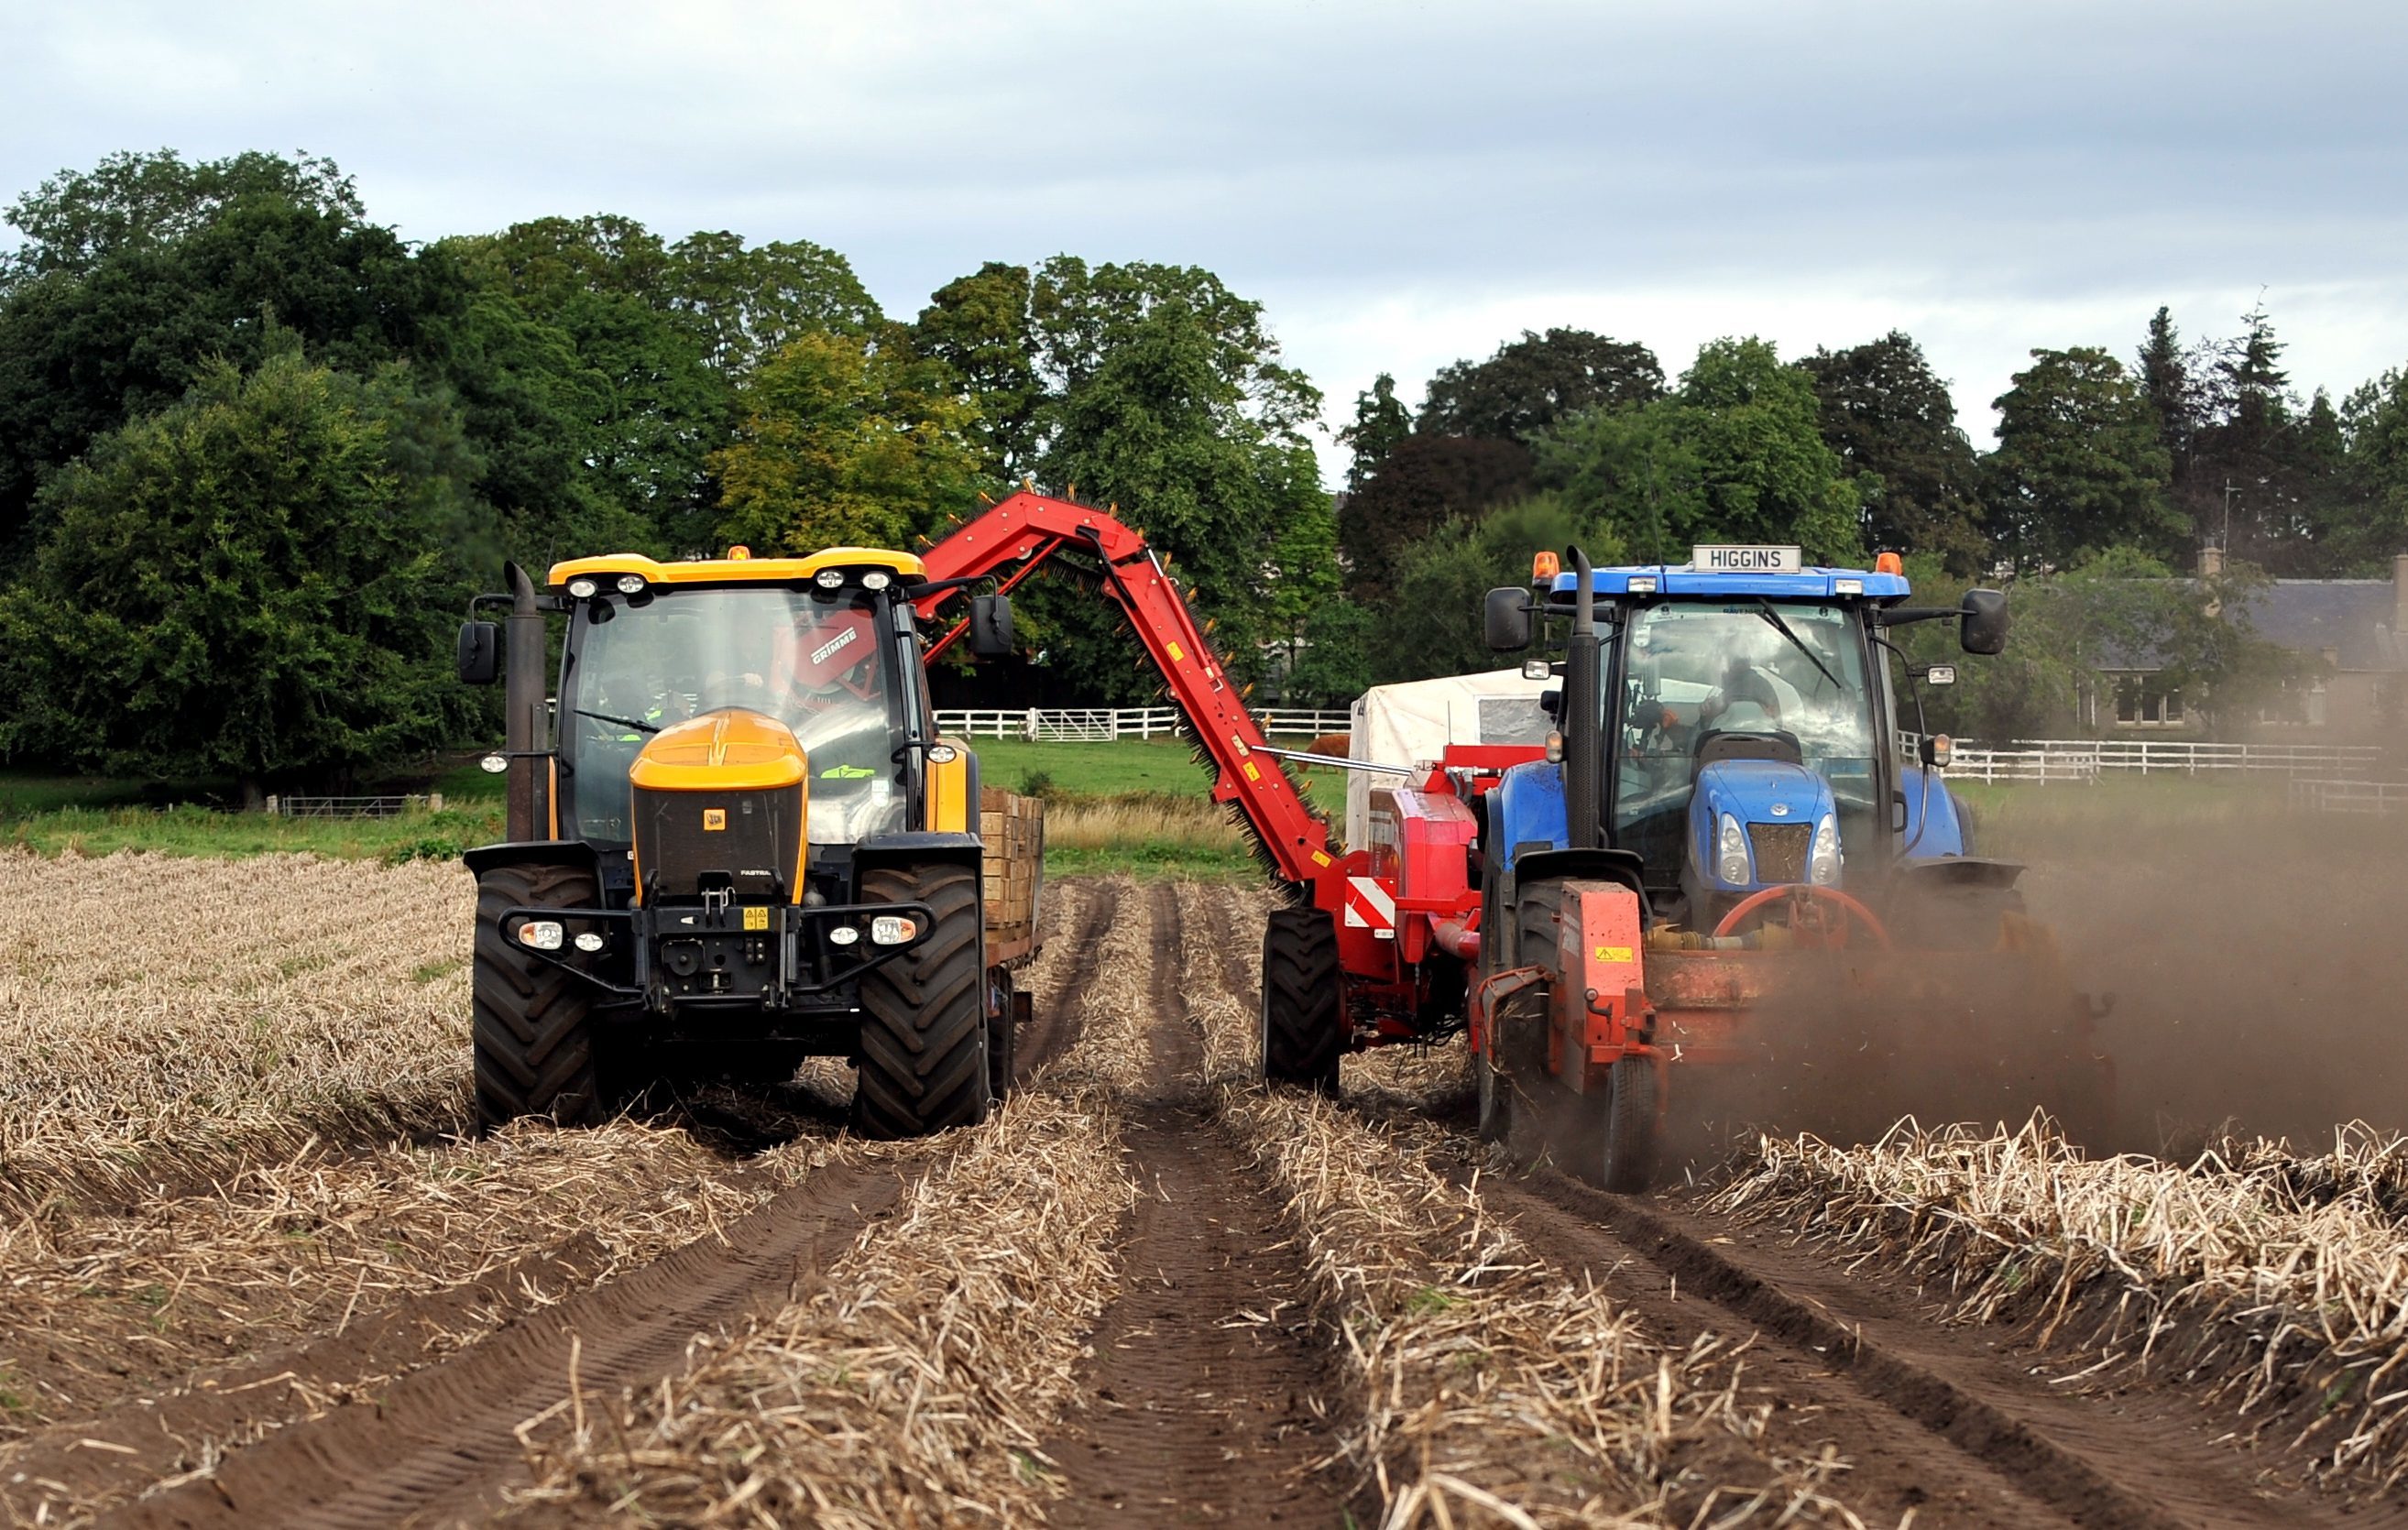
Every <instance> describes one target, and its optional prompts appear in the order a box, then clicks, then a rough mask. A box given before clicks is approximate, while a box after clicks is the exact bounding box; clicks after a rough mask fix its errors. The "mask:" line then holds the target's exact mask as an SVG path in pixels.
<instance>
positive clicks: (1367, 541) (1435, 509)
mask: <svg viewBox="0 0 2408 1530" xmlns="http://www.w3.org/2000/svg"><path fill="white" fill-rule="evenodd" d="M1530 476H1531V459H1530V453H1529V450H1527V448H1525V447H1524V446H1522V445H1521V443H1519V442H1517V441H1498V440H1491V439H1487V438H1484V437H1481V436H1411V437H1408V438H1407V439H1406V440H1404V441H1403V442H1401V443H1399V444H1398V446H1397V448H1396V449H1395V450H1392V451H1390V452H1389V453H1388V454H1387V456H1386V457H1385V458H1383V460H1382V461H1381V463H1380V465H1379V467H1378V468H1377V469H1375V470H1374V471H1373V472H1372V474H1371V476H1370V477H1369V479H1366V480H1365V481H1364V483H1363V486H1362V487H1361V488H1359V489H1357V490H1355V492H1354V493H1351V494H1348V495H1347V496H1346V503H1345V506H1344V507H1343V508H1341V509H1340V511H1339V514H1338V540H1339V546H1340V548H1341V549H1342V550H1343V551H1344V552H1345V554H1346V561H1347V565H1348V569H1349V578H1348V584H1349V587H1350V588H1351V589H1352V590H1353V592H1354V593H1355V595H1356V597H1357V598H1361V599H1376V598H1378V597H1380V596H1381V595H1382V594H1383V593H1385V592H1386V591H1387V590H1388V589H1389V587H1390V585H1391V584H1392V583H1393V582H1394V580H1395V577H1396V560H1397V556H1398V552H1399V551H1401V550H1403V549H1404V548H1406V547H1408V546H1410V545H1412V543H1414V542H1417V541H1419V540H1420V539H1421V538H1423V537H1425V536H1428V535H1429V534H1430V533H1431V532H1434V531H1436V530H1437V529H1438V528H1439V527H1441V526H1442V525H1444V524H1446V523H1447V522H1450V521H1477V520H1478V519H1479V518H1480V517H1481V516H1482V515H1484V513H1486V512H1487V511H1488V510H1490V509H1492V508H1495V507H1497V506H1498V505H1502V504H1506V503H1508V502H1509V501H1512V500H1515V499H1519V498H1521V497H1523V496H1524V495H1526V494H1527V493H1529V492H1530V481H1531V478H1530Z"/></svg>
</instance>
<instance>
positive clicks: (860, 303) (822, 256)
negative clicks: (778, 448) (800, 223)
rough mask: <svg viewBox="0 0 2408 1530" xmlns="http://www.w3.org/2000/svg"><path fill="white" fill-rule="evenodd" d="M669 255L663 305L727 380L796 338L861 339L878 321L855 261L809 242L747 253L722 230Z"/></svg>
mask: <svg viewBox="0 0 2408 1530" xmlns="http://www.w3.org/2000/svg"><path fill="white" fill-rule="evenodd" d="M668 255H669V270H668V273H667V284H666V286H667V293H668V298H669V305H670V307H671V308H672V309H673V310H674V311H675V312H676V313H677V314H678V315H679V316H680V317H681V318H682V319H683V320H684V321H685V322H686V324H687V326H688V327H689V328H690V329H693V330H695V331H696V332H697V333H698V335H699V336H700V337H701V339H702V341H703V354H704V356H705V357H706V358H707V359H708V360H709V361H710V365H713V366H715V367H717V368H718V369H719V370H720V371H721V372H722V373H723V374H724V375H726V376H728V377H732V378H742V377H744V376H746V375H747V374H749V373H750V372H751V371H752V370H753V368H754V367H756V366H758V365H761V363H762V362H763V361H765V360H767V358H768V357H770V356H772V355H774V354H776V353H777V351H778V350H779V349H780V348H781V347H782V346H784V345H786V344H787V343H788V342H789V341H792V340H794V339H796V338H798V337H799V336H804V335H807V334H812V333H815V332H822V331H825V332H833V333H836V334H844V335H864V334H867V333H868V332H869V331H870V330H871V329H873V328H874V327H875V326H877V325H878V324H880V323H882V322H883V316H882V314H881V313H880V312H879V311H878V304H877V303H876V301H875V300H873V299H872V298H871V297H870V295H869V291H868V289H867V288H866V287H864V286H862V284H861V279H860V278H858V277H856V276H854V275H853V263H852V262H850V261H848V260H846V259H845V258H844V257H843V256H842V255H839V254H838V253H837V252H836V251H835V250H830V249H827V248H826V247H825V246H824V245H816V244H813V243H811V242H810V240H808V239H777V240H772V241H770V242H769V243H767V244H764V245H756V246H754V247H753V248H752V249H749V250H748V249H746V248H745V245H744V239H743V236H740V235H736V234H730V233H727V232H725V231H724V230H723V231H720V232H718V233H706V234H695V235H690V236H687V237H685V238H683V239H681V240H679V241H678V242H677V243H676V244H675V245H674V246H672V247H671V248H670V250H669V251H668Z"/></svg>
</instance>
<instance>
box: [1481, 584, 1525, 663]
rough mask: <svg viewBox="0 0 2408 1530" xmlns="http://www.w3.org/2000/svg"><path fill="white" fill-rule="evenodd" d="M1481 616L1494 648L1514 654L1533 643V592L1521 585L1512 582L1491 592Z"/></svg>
mask: <svg viewBox="0 0 2408 1530" xmlns="http://www.w3.org/2000/svg"><path fill="white" fill-rule="evenodd" d="M1480 615H1481V625H1482V626H1483V628H1484V629H1485V631H1486V632H1487V635H1488V646H1489V648H1490V649H1491V650H1492V651H1496V652H1498V653H1512V652H1514V651H1517V650H1520V649H1526V648H1528V647H1529V646H1530V593H1529V592H1528V591H1527V590H1525V589H1523V588H1522V587H1521V586H1519V585H1512V584H1509V585H1505V586H1502V587H1500V588H1498V589H1495V590H1491V591H1489V592H1488V603H1487V605H1485V606H1484V607H1483V608H1481V613H1480Z"/></svg>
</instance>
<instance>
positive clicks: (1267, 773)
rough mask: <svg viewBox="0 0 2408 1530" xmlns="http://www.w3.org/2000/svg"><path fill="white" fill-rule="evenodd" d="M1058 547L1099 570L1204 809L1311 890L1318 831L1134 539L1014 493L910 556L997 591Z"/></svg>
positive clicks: (1105, 523)
mask: <svg viewBox="0 0 2408 1530" xmlns="http://www.w3.org/2000/svg"><path fill="white" fill-rule="evenodd" d="M1064 548H1069V549H1072V550H1074V551H1086V552H1090V553H1092V554H1093V555H1094V556H1095V557H1096V558H1097V560H1098V561H1099V562H1100V563H1101V565H1102V568H1103V581H1104V589H1105V590H1106V592H1107V593H1110V594H1111V597H1112V599H1114V600H1115V601H1117V602H1119V604H1120V607H1121V609H1122V610H1123V611H1124V612H1125V613H1126V615H1127V617H1128V621H1129V625H1130V626H1131V627H1132V628H1134V629H1136V632H1137V635H1138V638H1139V640H1140V641H1141V642H1142V643H1144V644H1145V651H1146V652H1147V653H1148V654H1150V655H1152V657H1153V659H1154V666H1155V667H1156V668H1158V669H1160V670H1161V671H1162V678H1163V680H1164V682H1165V683H1166V684H1167V685H1168V687H1169V691H1170V699H1171V701H1172V703H1173V704H1174V705H1176V706H1177V707H1178V708H1179V709H1180V711H1181V713H1182V714H1183V716H1185V718H1186V719H1187V721H1188V723H1189V724H1190V725H1191V726H1192V727H1193V728H1194V729H1195V732H1196V738H1197V743H1198V744H1199V745H1200V746H1201V747H1202V748H1203V750H1204V751H1205V753H1206V754H1207V755H1208V756H1210V758H1211V762H1212V765H1213V766H1214V769H1215V771H1216V772H1217V774H1216V776H1215V779H1214V780H1213V782H1212V799H1213V800H1214V801H1215V802H1228V803H1235V804H1237V805H1238V808H1239V810H1240V812H1242V813H1243V814H1244V815H1245V818H1246V822H1247V824H1248V825H1249V826H1251V827H1252V828H1253V830H1254V836H1255V837H1256V838H1257V839H1258V840H1259V841H1260V842H1261V844H1262V847H1263V849H1264V850H1265V851H1267V852H1268V853H1269V856H1270V858H1271V861H1272V863H1273V865H1275V867H1276V869H1277V870H1278V872H1279V874H1280V876H1282V877H1283V878H1284V879H1286V880H1288V881H1292V882H1308V881H1311V880H1312V879H1313V878H1314V877H1315V876H1316V875H1318V873H1319V872H1320V870H1321V868H1322V867H1324V866H1326V865H1328V864H1329V861H1330V857H1329V853H1328V851H1327V848H1326V847H1327V845H1328V842H1329V825H1328V824H1326V823H1325V822H1322V821H1321V819H1320V817H1319V816H1318V815H1317V814H1315V813H1314V812H1313V811H1312V808H1309V807H1307V806H1306V805H1305V801H1304V798H1303V797H1302V796H1301V795H1300V794H1298V793H1297V788H1296V783H1295V782H1294V781H1293V780H1291V779H1288V774H1287V771H1286V770H1285V769H1284V768H1283V766H1282V765H1281V764H1280V762H1279V761H1278V760H1276V759H1274V758H1272V757H1271V756H1269V755H1267V754H1266V755H1257V754H1256V753H1255V752H1254V751H1255V750H1257V749H1259V748H1261V747H1262V746H1263V744H1264V743H1265V739H1264V737H1263V734H1262V729H1261V728H1260V727H1259V726H1257V725H1256V724H1255V722H1254V713H1252V712H1251V711H1249V710H1247V709H1246V703H1245V698H1244V697H1243V696H1242V695H1240V694H1239V692H1238V689H1237V687H1236V686H1234V685H1232V684H1230V683H1229V678H1228V676H1227V675H1226V674H1224V673H1223V672H1222V669H1221V661H1220V657H1219V656H1218V655H1217V654H1215V653H1214V652H1213V651H1212V646H1211V643H1209V642H1207V641H1206V640H1205V637H1204V633H1203V630H1202V629H1201V628H1200V627H1198V626H1197V623H1196V618H1195V615H1194V614H1193V613H1192V612H1190V611H1189V610H1188V608H1187V602H1186V600H1185V598H1184V597H1183V596H1182V595H1181V594H1180V593H1179V587H1178V585H1177V584H1176V583H1175V582H1173V581H1172V579H1171V578H1170V576H1169V575H1168V573H1166V572H1164V570H1163V567H1162V563H1161V561H1160V560H1159V559H1157V558H1156V557H1155V556H1154V550H1153V549H1152V548H1150V547H1148V546H1146V543H1145V538H1144V537H1143V536H1140V535H1139V534H1138V533H1137V532H1136V531H1134V530H1132V529H1130V528H1129V527H1128V526H1126V525H1124V524H1123V523H1122V522H1119V521H1118V520H1116V519H1114V518H1113V517H1112V516H1111V514H1110V513H1108V512H1106V511H1103V510H1098V509H1096V508H1093V507H1092V506H1087V505H1077V504H1073V503H1071V502H1070V501H1068V500H1067V499H1054V498H1050V497H1048V496H1046V495H1044V494H1039V493H1030V492H1028V491H1025V490H1024V491H1022V492H1021V493H1015V494H1013V495H1011V497H1010V498H1008V499H1005V500H1004V501H1002V502H1001V503H999V504H997V505H996V506H995V507H994V508H991V509H989V510H987V511H986V512H985V513H983V514H982V515H980V516H978V517H976V518H975V519H973V520H971V521H968V522H965V523H964V524H963V525H962V526H961V527H959V528H958V529H957V530H955V531H954V532H953V534H952V535H950V536H946V537H945V539H944V540H942V541H940V542H939V543H938V544H937V545H936V546H934V547H932V548H930V549H929V550H928V551H926V552H925V553H923V554H921V563H922V565H924V566H925V568H926V569H927V573H928V578H929V579H969V578H980V577H984V576H988V575H993V576H996V578H998V579H1000V580H1001V587H1002V588H1003V589H1006V590H1009V589H1011V587H1012V586H1013V585H1015V584H1018V583H1019V582H1020V581H1021V580H1023V579H1026V578H1027V577H1028V576H1029V575H1030V574H1032V573H1034V572H1035V571H1036V570H1037V568H1038V566H1039V565H1041V564H1043V563H1044V561H1045V560H1046V558H1047V557H1049V556H1051V555H1052V554H1053V553H1054V552H1056V551H1060V550H1062V549H1064ZM1012 565H1018V566H1017V567H1014V566H1012ZM953 593H955V592H953V591H949V590H948V591H939V592H937V593H933V594H930V595H927V596H925V597H923V598H922V599H921V600H920V601H919V602H918V605H919V608H920V609H921V610H922V612H923V613H925V614H926V615H929V616H932V617H933V616H934V615H935V613H936V612H937V611H939V610H940V609H942V608H943V607H944V604H945V602H946V601H947V600H949V599H951V598H952V596H953ZM961 633H962V628H961V626H960V625H958V624H956V625H955V626H954V627H953V629H952V630H951V631H949V632H947V633H946V634H945V635H944V636H942V637H940V638H939V639H938V640H937V641H936V643H935V644H934V645H932V646H931V648H930V649H929V651H928V657H929V658H931V659H934V658H935V657H936V656H937V655H938V654H939V653H942V652H943V651H945V650H946V649H947V648H949V647H951V646H952V645H953V642H954V640H955V639H957V638H958V637H960V636H961Z"/></svg>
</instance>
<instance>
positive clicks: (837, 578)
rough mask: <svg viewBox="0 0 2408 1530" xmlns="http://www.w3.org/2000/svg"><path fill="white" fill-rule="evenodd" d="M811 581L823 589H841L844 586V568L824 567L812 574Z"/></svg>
mask: <svg viewBox="0 0 2408 1530" xmlns="http://www.w3.org/2000/svg"><path fill="white" fill-rule="evenodd" d="M811 582H812V583H813V584H816V585H818V586H819V587H820V588H821V589H823V590H838V589H841V588H843V586H844V570H843V569H841V568H823V569H821V570H820V571H819V572H818V573H816V574H813V575H812V576H811Z"/></svg>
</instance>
